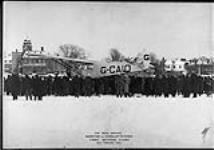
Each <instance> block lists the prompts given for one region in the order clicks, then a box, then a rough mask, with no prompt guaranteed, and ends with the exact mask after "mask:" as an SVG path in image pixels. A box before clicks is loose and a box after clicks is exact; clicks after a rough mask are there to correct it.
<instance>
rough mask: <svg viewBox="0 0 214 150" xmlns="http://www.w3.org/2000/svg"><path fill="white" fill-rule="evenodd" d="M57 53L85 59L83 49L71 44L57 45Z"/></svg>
mask: <svg viewBox="0 0 214 150" xmlns="http://www.w3.org/2000/svg"><path fill="white" fill-rule="evenodd" d="M58 55H62V56H64V57H70V58H79V59H86V58H87V56H86V53H85V49H83V48H82V47H79V46H77V45H73V44H63V45H60V46H59V52H58Z"/></svg>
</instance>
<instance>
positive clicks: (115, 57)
mask: <svg viewBox="0 0 214 150" xmlns="http://www.w3.org/2000/svg"><path fill="white" fill-rule="evenodd" d="M124 58H125V57H124V56H123V54H122V53H121V52H119V50H118V49H116V48H111V49H110V59H111V61H123V60H124Z"/></svg>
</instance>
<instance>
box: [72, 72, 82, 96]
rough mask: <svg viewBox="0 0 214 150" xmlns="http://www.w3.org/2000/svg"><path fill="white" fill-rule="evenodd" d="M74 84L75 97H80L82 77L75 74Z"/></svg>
mask: <svg viewBox="0 0 214 150" xmlns="http://www.w3.org/2000/svg"><path fill="white" fill-rule="evenodd" d="M71 83H72V86H73V93H74V96H75V97H79V96H80V88H81V85H80V84H81V83H80V77H79V76H77V75H76V76H74V78H73V79H72V82H71Z"/></svg>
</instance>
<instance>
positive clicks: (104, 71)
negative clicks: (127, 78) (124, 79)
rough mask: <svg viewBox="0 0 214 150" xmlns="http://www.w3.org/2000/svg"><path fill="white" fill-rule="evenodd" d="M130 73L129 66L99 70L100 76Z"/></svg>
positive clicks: (115, 66) (112, 66) (114, 66)
mask: <svg viewBox="0 0 214 150" xmlns="http://www.w3.org/2000/svg"><path fill="white" fill-rule="evenodd" d="M130 71H131V65H130V64H125V65H110V66H109V67H105V66H103V67H101V68H100V73H101V74H105V73H110V74H115V73H121V72H130Z"/></svg>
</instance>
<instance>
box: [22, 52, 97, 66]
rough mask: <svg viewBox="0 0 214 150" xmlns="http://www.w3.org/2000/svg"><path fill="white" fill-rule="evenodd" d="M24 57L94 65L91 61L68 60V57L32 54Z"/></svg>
mask: <svg viewBox="0 0 214 150" xmlns="http://www.w3.org/2000/svg"><path fill="white" fill-rule="evenodd" d="M26 55H28V56H34V57H46V58H52V59H60V60H66V61H72V62H76V63H82V64H94V62H93V61H92V60H84V59H76V58H69V57H63V56H54V55H46V54H34V53H27V54H26Z"/></svg>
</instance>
